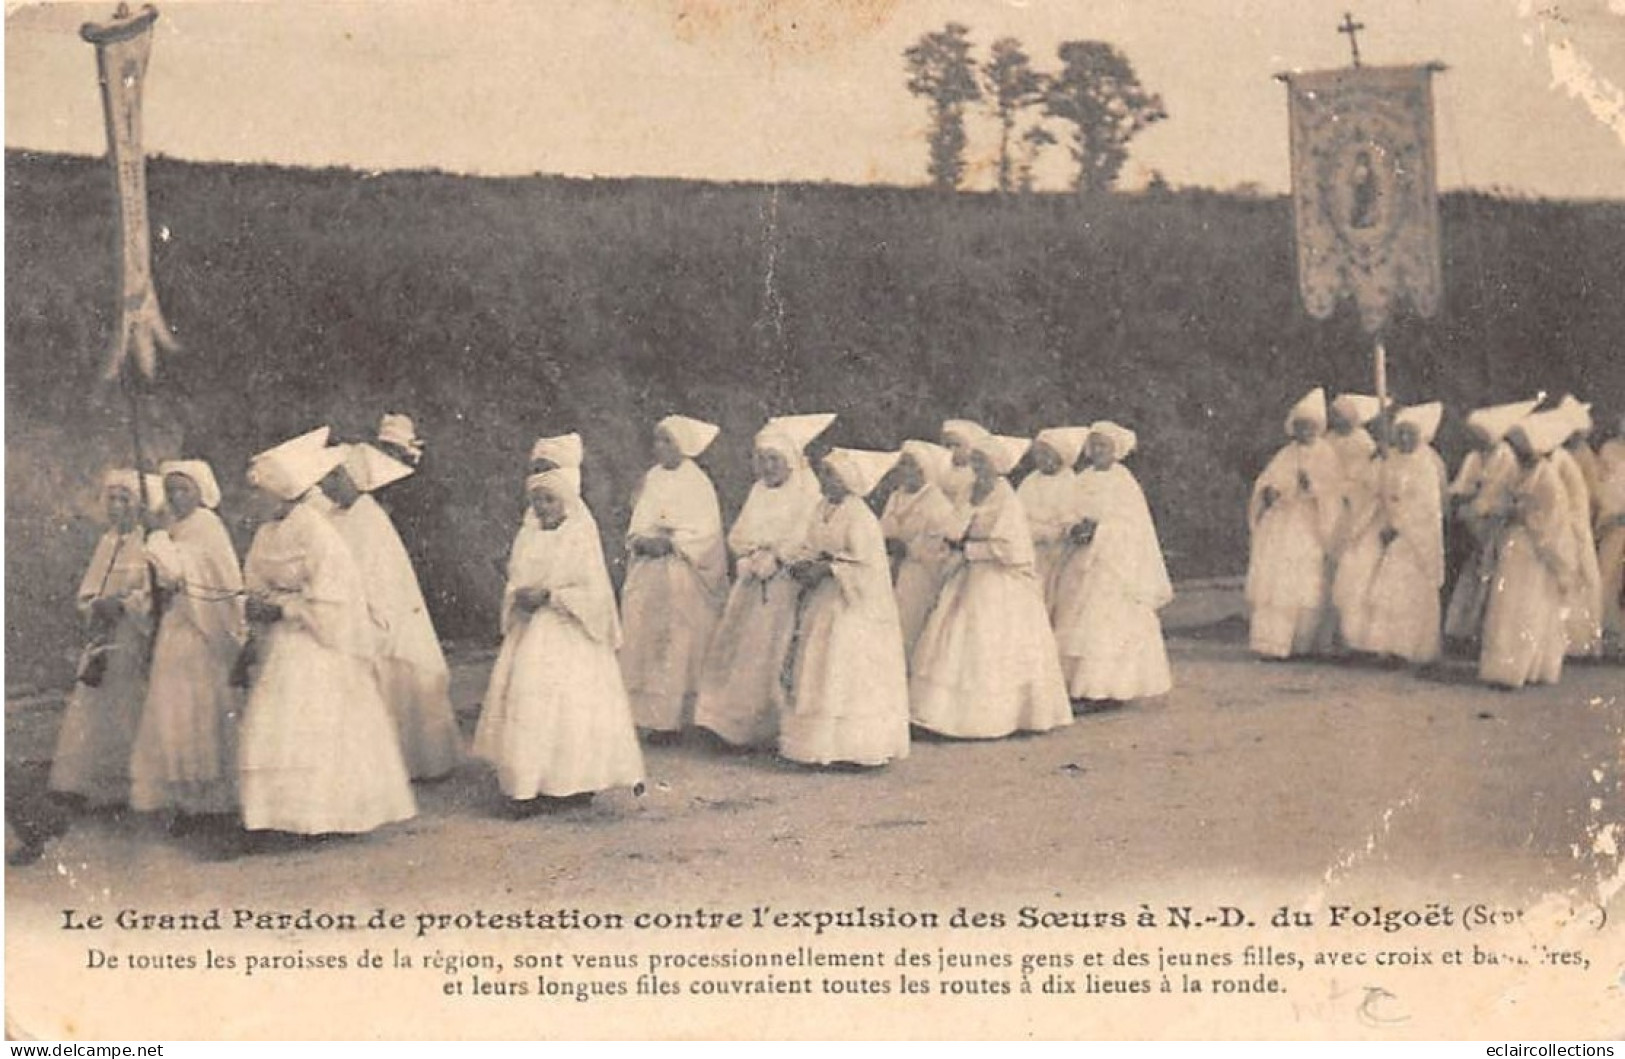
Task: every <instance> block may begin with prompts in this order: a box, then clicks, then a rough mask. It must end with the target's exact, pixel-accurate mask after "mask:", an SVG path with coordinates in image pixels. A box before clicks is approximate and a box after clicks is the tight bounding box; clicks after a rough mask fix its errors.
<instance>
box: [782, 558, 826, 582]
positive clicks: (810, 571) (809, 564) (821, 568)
mask: <svg viewBox="0 0 1625 1059" xmlns="http://www.w3.org/2000/svg"><path fill="white" fill-rule="evenodd" d="M787 569H788V570H789V573H790V576H791V577H792V578H794V579H795V581H796V583H797V584H798V585H800V586H801V587H803V588H816V587H818V585H819V584H821V583H822V582H823V580H824V579H825V578H826V577H828V576H830V573H831V569H830V560H829V557H828V556H824V555H820V556H818V557H817V558H813V559H797V560H796V561H795V562H793V563H791V564H790V565H789V567H788V568H787Z"/></svg>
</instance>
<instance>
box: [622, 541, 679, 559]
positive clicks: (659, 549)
mask: <svg viewBox="0 0 1625 1059" xmlns="http://www.w3.org/2000/svg"><path fill="white" fill-rule="evenodd" d="M630 547H631V549H632V554H633V555H635V556H637V557H638V558H640V559H663V558H665V557H666V556H668V555H670V554H672V552H674V551H676V546H675V545H673V544H672V542H671V538H670V537H662V536H658V535H656V536H653V537H645V536H641V535H640V536H636V537H633V538H632V540H631V541H630Z"/></svg>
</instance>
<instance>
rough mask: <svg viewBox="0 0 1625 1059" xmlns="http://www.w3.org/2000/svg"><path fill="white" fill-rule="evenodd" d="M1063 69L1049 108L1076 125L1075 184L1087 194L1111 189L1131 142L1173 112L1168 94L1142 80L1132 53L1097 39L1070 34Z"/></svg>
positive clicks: (1052, 83) (1052, 84)
mask: <svg viewBox="0 0 1625 1059" xmlns="http://www.w3.org/2000/svg"><path fill="white" fill-rule="evenodd" d="M1059 54H1060V58H1061V72H1060V73H1059V74H1056V75H1054V76H1052V77H1051V78H1050V79H1049V91H1048V92H1047V94H1046V96H1045V101H1044V112H1045V113H1046V114H1047V115H1049V116H1050V117H1052V118H1058V119H1060V120H1061V121H1064V122H1067V123H1068V124H1070V125H1071V126H1072V136H1071V139H1072V143H1071V151H1072V159H1073V161H1075V162H1076V163H1077V165H1078V171H1077V175H1076V176H1075V177H1074V178H1073V188H1074V189H1075V190H1076V191H1077V192H1078V193H1079V194H1081V195H1091V194H1096V193H1099V192H1103V191H1110V190H1111V189H1112V188H1113V187H1114V186H1115V185H1116V183H1117V177H1118V174H1119V173H1121V172H1122V169H1123V163H1124V162H1126V161H1127V160H1128V144H1129V141H1130V140H1132V139H1133V138H1134V137H1135V136H1137V135H1139V133H1140V132H1141V131H1143V130H1144V129H1145V128H1146V127H1147V126H1149V125H1153V124H1155V123H1156V122H1159V121H1163V120H1165V119H1166V118H1167V117H1168V112H1167V111H1166V110H1165V109H1164V108H1163V105H1162V97H1161V96H1159V95H1156V94H1155V93H1152V92H1150V91H1148V90H1147V89H1146V88H1145V86H1144V85H1142V84H1140V79H1139V76H1138V75H1136V74H1135V72H1134V66H1133V65H1132V64H1131V63H1130V62H1129V61H1128V58H1127V57H1126V56H1124V55H1123V53H1122V52H1120V51H1118V50H1117V49H1116V48H1115V47H1113V46H1112V45H1110V44H1108V43H1106V42H1105V41H1097V40H1069V41H1065V42H1063V43H1062V44H1061V46H1060V49H1059Z"/></svg>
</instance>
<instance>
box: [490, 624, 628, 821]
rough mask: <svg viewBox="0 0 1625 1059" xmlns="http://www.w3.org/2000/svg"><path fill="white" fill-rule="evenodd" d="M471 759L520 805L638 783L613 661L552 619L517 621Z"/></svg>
mask: <svg viewBox="0 0 1625 1059" xmlns="http://www.w3.org/2000/svg"><path fill="white" fill-rule="evenodd" d="M474 756H475V757H478V758H481V759H482V760H485V761H489V762H490V763H491V764H492V765H494V766H495V767H496V771H497V782H498V784H499V785H500V786H501V788H502V793H503V794H505V795H507V796H508V797H509V798H514V799H518V800H522V801H524V800H529V799H531V798H535V797H537V796H538V795H546V796H548V797H552V798H563V797H568V796H569V795H572V794H590V793H593V792H596V791H604V790H609V789H611V788H613V787H633V786H636V785H637V784H638V783H640V782H642V780H643V752H642V751H641V750H640V749H639V747H638V735H637V730H636V729H635V728H634V727H633V725H632V707H631V705H630V704H629V703H628V702H627V699H626V688H625V686H624V685H623V684H622V683H621V670H620V666H619V664H618V663H617V662H616V660H615V652H614V651H613V650H611V649H610V648H609V647H608V646H607V645H605V644H600V643H597V642H596V641H594V640H593V639H591V638H590V637H589V636H587V634H586V633H585V632H584V631H583V630H582V628H581V626H580V625H578V624H576V622H575V620H574V619H572V618H570V617H568V616H567V615H565V614H562V613H560V612H559V611H557V610H553V609H550V608H546V607H544V608H542V609H540V610H537V611H535V612H534V613H532V614H531V616H530V617H529V618H528V619H527V618H521V619H520V620H519V621H518V622H517V623H515V624H514V625H513V627H512V628H510V629H509V630H508V636H507V638H506V639H505V640H503V642H502V652H501V654H499V655H498V656H497V661H496V666H495V667H494V668H493V669H492V670H491V683H490V685H489V687H488V688H487V689H486V692H485V703H484V705H483V707H482V708H481V711H480V723H479V727H478V728H477V729H476V730H475V732H474Z"/></svg>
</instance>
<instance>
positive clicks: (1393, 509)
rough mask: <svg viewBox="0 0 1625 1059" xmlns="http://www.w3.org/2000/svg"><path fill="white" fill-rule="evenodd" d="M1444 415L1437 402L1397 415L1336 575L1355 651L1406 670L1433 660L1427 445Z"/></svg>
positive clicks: (1436, 639)
mask: <svg viewBox="0 0 1625 1059" xmlns="http://www.w3.org/2000/svg"><path fill="white" fill-rule="evenodd" d="M1443 414H1444V406H1443V405H1441V404H1439V403H1438V402H1437V401H1435V402H1432V403H1429V404H1425V405H1415V406H1412V407H1410V408H1406V409H1404V410H1403V411H1401V412H1399V413H1398V415H1397V416H1396V417H1395V422H1394V447H1393V448H1392V449H1391V450H1389V452H1388V454H1387V455H1386V456H1385V457H1383V458H1381V459H1380V460H1379V461H1378V463H1379V466H1378V468H1377V470H1376V472H1375V478H1374V481H1375V483H1376V488H1375V489H1374V490H1373V491H1372V492H1371V494H1370V495H1369V496H1368V497H1366V498H1365V499H1364V502H1363V503H1362V504H1361V506H1360V508H1359V509H1357V510H1356V511H1355V513H1354V524H1353V526H1352V528H1351V532H1352V534H1353V537H1354V544H1353V545H1352V548H1351V551H1350V553H1349V554H1350V556H1352V558H1350V559H1349V560H1348V561H1346V562H1344V563H1342V564H1341V565H1340V566H1339V567H1338V576H1337V583H1336V591H1335V595H1336V597H1337V599H1338V600H1339V614H1340V615H1341V618H1342V628H1343V637H1344V640H1345V641H1346V642H1347V644H1348V646H1349V647H1350V648H1351V649H1353V650H1355V651H1361V652H1365V653H1368V654H1374V655H1378V656H1382V657H1389V658H1398V659H1400V660H1402V661H1406V662H1410V663H1412V664H1413V665H1425V664H1427V663H1430V662H1433V661H1436V660H1437V659H1438V657H1439V653H1440V614H1439V588H1440V586H1441V585H1443V584H1444V515H1443V512H1442V511H1441V510H1440V508H1439V477H1438V472H1437V470H1436V467H1435V463H1434V460H1433V457H1432V454H1431V453H1432V449H1431V446H1430V443H1431V442H1432V440H1433V435H1434V432H1435V431H1437V430H1438V429H1439V420H1440V418H1441V417H1442V416H1443ZM1355 577H1358V578H1359V583H1353V579H1354V578H1355Z"/></svg>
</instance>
